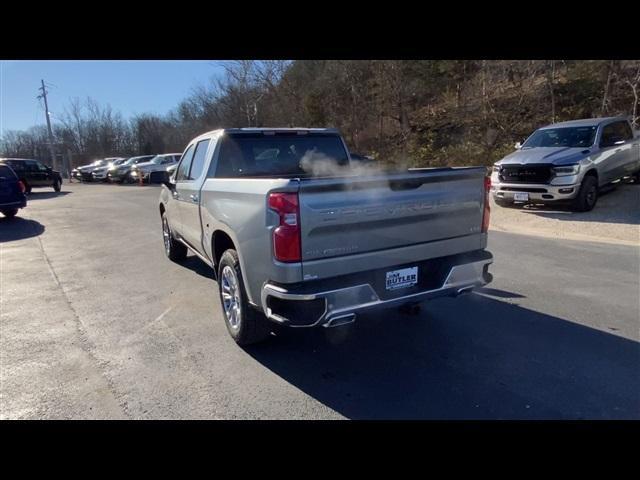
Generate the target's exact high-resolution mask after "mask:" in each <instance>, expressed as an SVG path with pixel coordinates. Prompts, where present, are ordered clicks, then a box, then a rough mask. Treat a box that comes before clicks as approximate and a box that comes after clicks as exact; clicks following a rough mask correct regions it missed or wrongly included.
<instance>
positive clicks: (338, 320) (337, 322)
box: [323, 313, 356, 328]
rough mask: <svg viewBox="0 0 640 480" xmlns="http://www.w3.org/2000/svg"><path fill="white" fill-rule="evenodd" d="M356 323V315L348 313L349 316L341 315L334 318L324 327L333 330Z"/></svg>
mask: <svg viewBox="0 0 640 480" xmlns="http://www.w3.org/2000/svg"><path fill="white" fill-rule="evenodd" d="M355 321H356V314H355V313H348V314H347V315H340V316H338V317H333V318H332V319H331V320H329V321H328V322H327V323H325V324H324V325H323V327H325V328H333V327H341V326H343V325H348V324H350V323H353V322H355Z"/></svg>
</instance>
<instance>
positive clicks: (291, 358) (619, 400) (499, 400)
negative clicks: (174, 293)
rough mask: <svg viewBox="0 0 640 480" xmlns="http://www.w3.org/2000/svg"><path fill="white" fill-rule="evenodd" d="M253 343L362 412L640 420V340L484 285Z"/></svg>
mask: <svg viewBox="0 0 640 480" xmlns="http://www.w3.org/2000/svg"><path fill="white" fill-rule="evenodd" d="M392 312H393V313H392ZM344 328H347V330H344ZM247 352H248V353H249V354H250V355H251V356H252V357H253V358H255V359H256V360H257V361H259V362H260V363H262V364H263V365H264V366H265V367H267V368H269V369H270V370H271V371H273V372H274V373H275V374H277V375H279V376H280V377H282V378H283V379H284V380H286V381H287V382H289V383H290V384H292V385H293V386H295V387H297V388H299V389H301V390H302V391H304V392H305V393H307V394H308V395H310V396H311V397H313V398H314V399H316V400H318V401H320V402H322V403H323V404H324V405H326V406H327V407H329V408H331V409H333V410H335V411H337V412H339V413H340V414H342V415H344V416H345V417H347V418H352V419H476V418H477V419H582V418H585V419H619V418H622V419H626V418H634V419H638V418H640V381H639V368H640V367H639V365H640V344H639V343H637V342H635V341H632V340H627V339H625V338H622V337H618V336H615V335H611V334H608V333H605V332H602V331H599V330H595V329H592V328H588V327H584V326H581V325H578V324H575V323H572V322H570V321H568V320H563V319H561V318H557V317H554V316H551V315H546V314H543V313H539V312H535V311H532V310H528V309H526V308H522V307H519V306H516V305H512V304H509V303H506V302H502V301H499V300H495V299H491V298H487V297H484V296H481V295H475V294H472V295H468V296H467V297H461V298H459V299H440V300H436V301H432V302H431V303H427V304H423V310H422V313H421V314H420V315H418V316H413V317H411V316H402V315H399V314H398V313H397V312H396V311H394V310H388V311H386V314H385V312H383V313H378V314H375V315H374V314H370V315H362V316H360V317H359V319H358V320H357V321H356V323H355V324H354V325H353V326H352V327H339V328H336V329H323V328H320V329H318V330H294V329H289V330H285V331H282V332H280V333H279V334H278V336H277V337H276V338H274V339H272V341H269V342H266V343H265V344H261V345H256V346H254V347H251V348H248V349H247Z"/></svg>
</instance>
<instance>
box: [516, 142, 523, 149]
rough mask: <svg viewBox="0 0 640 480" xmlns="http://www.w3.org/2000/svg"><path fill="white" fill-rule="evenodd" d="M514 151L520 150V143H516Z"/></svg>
mask: <svg viewBox="0 0 640 480" xmlns="http://www.w3.org/2000/svg"><path fill="white" fill-rule="evenodd" d="M515 147H516V150H520V149H521V148H522V144H521V143H520V142H516V145H515Z"/></svg>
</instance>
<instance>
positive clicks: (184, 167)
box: [176, 145, 193, 182]
mask: <svg viewBox="0 0 640 480" xmlns="http://www.w3.org/2000/svg"><path fill="white" fill-rule="evenodd" d="M192 160H193V145H191V146H190V147H189V148H187V151H186V152H184V155H182V161H181V162H180V165H179V166H178V171H177V172H176V182H179V181H181V180H188V179H189V170H190V169H191V161H192Z"/></svg>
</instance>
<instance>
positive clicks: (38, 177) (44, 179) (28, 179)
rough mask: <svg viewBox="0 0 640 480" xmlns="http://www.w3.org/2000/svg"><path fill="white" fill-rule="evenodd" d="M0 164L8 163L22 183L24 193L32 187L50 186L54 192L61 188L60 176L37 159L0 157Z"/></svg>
mask: <svg viewBox="0 0 640 480" xmlns="http://www.w3.org/2000/svg"><path fill="white" fill-rule="evenodd" d="M0 164H5V165H9V166H10V167H11V168H12V170H13V171H14V172H15V174H16V175H17V176H18V179H19V180H20V181H21V182H22V183H23V184H24V188H25V191H26V193H31V188H33V187H52V188H53V189H54V190H55V191H56V192H59V191H60V190H61V189H62V176H61V175H60V172H57V171H55V170H53V169H52V168H51V167H48V166H46V165H44V164H42V163H40V162H39V161H37V160H29V159H24V158H0Z"/></svg>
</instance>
